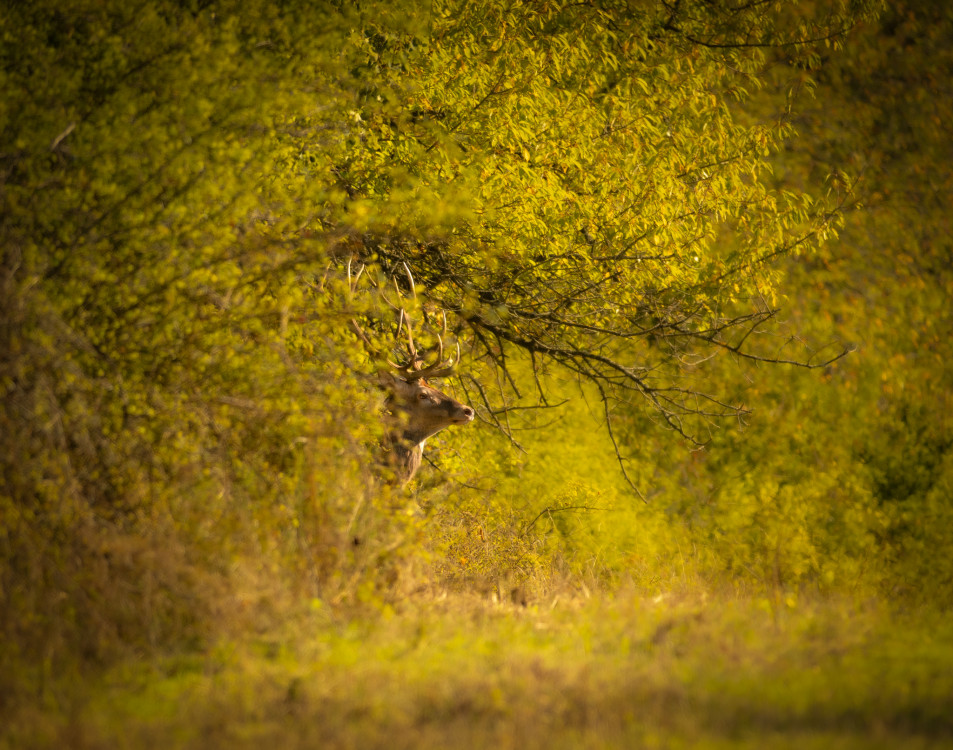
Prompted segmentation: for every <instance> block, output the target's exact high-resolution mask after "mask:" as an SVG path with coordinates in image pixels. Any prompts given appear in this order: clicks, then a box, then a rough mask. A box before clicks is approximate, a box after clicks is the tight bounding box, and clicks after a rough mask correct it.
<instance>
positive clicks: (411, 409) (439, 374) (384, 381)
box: [348, 263, 474, 485]
mask: <svg viewBox="0 0 953 750" xmlns="http://www.w3.org/2000/svg"><path fill="white" fill-rule="evenodd" d="M404 269H405V270H406V272H407V279H408V281H409V283H410V290H411V293H412V294H413V295H414V297H415V298H416V291H415V289H414V280H413V276H412V275H411V273H410V268H409V267H407V265H406V264H404ZM363 271H364V266H361V269H360V270H359V271H358V272H357V275H356V276H352V274H351V266H350V263H349V264H348V286H349V288H350V291H351V293H352V294H354V293H355V292H356V290H357V282H358V280H359V279H360V276H361V273H362V272H363ZM394 285H395V288H396V289H397V294H398V297H400V296H402V295H401V294H400V289H399V288H397V282H396V279H395V280H394ZM378 293H379V294H380V296H381V298H382V299H384V301H385V302H387V303H388V304H389V305H390V306H391V307H392V308H393V309H394V310H395V311H397V312H398V313H399V319H398V324H397V338H399V337H400V333H401V331H402V330H405V331H406V335H407V343H406V348H407V356H406V357H404V358H403V360H402V361H400V362H394V361H392V360H389V359H387V360H386V362H387V364H388V365H389V366H390V368H391V370H392V371H391V372H386V371H384V372H381V373H380V383H381V385H382V386H383V387H384V389H385V390H386V391H387V394H388V395H387V408H388V411H390V413H391V415H392V419H390V420H389V423H388V430H387V433H386V435H385V443H386V444H387V449H388V461H389V463H391V464H392V466H393V469H394V472H395V474H396V476H397V479H398V481H399V482H400V483H401V485H405V484H407V483H408V482H409V481H410V480H411V479H413V477H414V474H416V473H417V469H419V468H420V463H421V460H422V458H423V450H424V442H425V441H426V440H427V438H429V437H430V436H432V435H435V434H436V433H438V432H440V431H441V430H442V429H444V428H446V427H449V426H450V425H467V424H469V423H470V422H472V421H473V417H474V411H473V409H472V408H471V407H469V406H466V405H465V404H461V403H460V402H459V401H457V400H455V399H454V398H452V397H450V396H448V395H447V394H446V393H442V392H441V391H439V390H437V389H436V388H434V387H432V386H431V385H429V384H428V383H427V381H426V378H443V377H447V376H448V375H450V374H452V373H453V369H454V367H455V365H456V364H457V362H459V360H460V344H459V342H458V343H457V346H456V356H455V357H454V356H451V357H448V358H446V359H445V358H444V346H443V339H444V336H446V335H447V316H446V314H444V315H443V316H442V317H443V330H442V332H441V333H436V332H435V333H434V335H435V338H436V340H437V343H436V345H435V346H434V347H433V348H431V349H427V350H425V351H423V352H421V351H418V349H417V347H416V345H415V344H414V334H413V330H412V329H411V325H410V319H409V317H408V316H407V313H406V312H405V311H404V308H403V307H398V306H397V305H393V304H391V303H390V302H389V301H388V300H387V298H386V296H384V294H383V290H381V289H378ZM351 326H352V327H353V328H354V331H355V332H356V333H357V336H358V338H360V339H361V341H363V342H364V345H365V346H367V347H368V349H369V350H370V351H374V345H373V344H372V343H371V341H370V340H369V339H368V337H367V335H366V334H365V333H364V331H363V330H362V329H361V327H360V325H358V323H357V321H356V320H353V319H352V320H351ZM431 355H435V356H433V361H432V362H431V363H430V364H426V362H427V359H428V357H430V356H431Z"/></svg>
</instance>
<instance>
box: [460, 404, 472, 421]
mask: <svg viewBox="0 0 953 750" xmlns="http://www.w3.org/2000/svg"><path fill="white" fill-rule="evenodd" d="M463 413H464V414H465V415H466V417H467V419H473V414H474V412H473V409H472V408H470V407H469V406H464V407H463Z"/></svg>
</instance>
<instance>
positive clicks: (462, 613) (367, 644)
mask: <svg viewBox="0 0 953 750" xmlns="http://www.w3.org/2000/svg"><path fill="white" fill-rule="evenodd" d="M44 692H45V695H44V696H43V700H42V701H39V702H38V703H37V705H36V706H33V707H30V708H28V709H25V710H23V711H20V712H19V714H18V718H17V719H16V720H15V721H14V722H13V723H12V724H10V725H8V726H7V727H6V729H5V730H4V734H5V735H6V744H7V745H8V746H10V747H22V748H30V747H37V748H40V747H57V748H59V747H66V748H70V747H72V748H170V747H184V748H219V747H221V748H226V747H227V748H261V747H274V748H276V749H277V748H387V749H388V750H399V749H401V748H428V747H434V748H436V747H447V748H450V747H453V748H457V747H460V748H463V747H493V748H495V749H496V750H503V749H505V748H537V747H538V748H600V747H626V748H630V747H647V748H652V747H659V748H670V747H671V748H676V747H712V748H722V747H732V748H765V747H772V748H773V747H778V748H788V747H790V748H802V749H803V748H829V747H836V748H865V749H866V748H899V747H904V748H907V747H910V748H925V747H953V625H951V624H950V623H949V622H948V621H946V620H944V619H943V618H942V617H941V616H939V615H931V614H923V613H916V614H896V613H892V614H891V613H889V612H887V611H886V610H885V609H884V608H883V607H881V606H878V605H875V604H872V603H867V604H863V605H858V604H856V603H846V602H843V601H830V600H828V601H823V602H809V603H805V602H800V603H797V602H794V601H789V602H787V603H782V604H781V605H780V607H774V606H772V605H771V604H770V603H769V602H764V601H752V600H738V599H734V598H728V597H718V598H715V597H699V596H690V597H684V596H682V597H675V596H671V597H662V598H658V599H645V598H642V597H640V596H637V595H618V596H615V597H611V598H604V599H596V598H586V597H583V596H577V597H563V598H554V599H552V600H549V601H540V602H537V603H536V604H531V605H530V606H527V607H523V606H518V605H513V604H509V603H507V604H500V603H496V602H493V601H488V600H486V599H482V598H479V599H478V598H475V597H467V596H462V595H457V596H449V597H447V598H442V599H426V600H418V601H414V602H412V603H408V604H405V605H404V606H403V607H401V608H399V609H397V610H391V609H386V610H384V611H382V612H380V613H379V614H378V615H376V616H375V617H362V618H355V617H349V618H346V619H345V618H342V617H340V615H335V614H333V613H331V612H329V611H327V610H325V609H323V608H322V607H320V606H316V607H315V608H314V610H313V611H312V612H311V613H310V615H308V616H307V617H305V618H302V620H299V621H296V622H295V623H288V624H287V625H286V627H285V628H284V632H282V633H278V634H271V635H269V636H268V637H260V638H257V639H253V640H250V641H247V642H240V643H237V642H225V643H220V644H219V645H218V646H216V647H214V648H212V649H209V650H208V651H207V652H204V653H199V654H195V653H192V654H186V655H180V656H169V657H167V658H166V659H164V660H162V661H160V662H157V663H149V664H144V663H134V662H127V663H126V664H125V665H124V666H122V667H121V668H117V669H114V670H112V671H110V672H109V673H107V674H105V675H102V676H100V677H98V678H96V679H95V680H83V679H80V680H78V681H77V680H76V679H71V680H61V681H53V682H52V683H51V684H50V685H49V686H47V687H46V688H45V690H44ZM0 736H2V735H0Z"/></svg>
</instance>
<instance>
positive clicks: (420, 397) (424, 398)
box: [417, 393, 430, 401]
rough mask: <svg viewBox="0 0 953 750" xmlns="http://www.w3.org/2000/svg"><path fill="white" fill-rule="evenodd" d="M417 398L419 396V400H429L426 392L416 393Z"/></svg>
mask: <svg viewBox="0 0 953 750" xmlns="http://www.w3.org/2000/svg"><path fill="white" fill-rule="evenodd" d="M417 398H419V399H420V400H421V401H429V400H430V396H429V395H427V394H426V393H418V394H417Z"/></svg>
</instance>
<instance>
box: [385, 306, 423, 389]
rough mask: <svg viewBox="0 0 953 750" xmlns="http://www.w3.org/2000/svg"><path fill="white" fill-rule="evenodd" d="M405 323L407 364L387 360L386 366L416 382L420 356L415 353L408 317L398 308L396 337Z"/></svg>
mask: <svg viewBox="0 0 953 750" xmlns="http://www.w3.org/2000/svg"><path fill="white" fill-rule="evenodd" d="M405 323H406V324H407V352H408V353H409V354H410V359H408V360H407V362H405V363H404V364H402V365H399V364H397V363H395V362H391V361H390V360H387V364H389V365H390V366H391V367H393V368H394V369H395V370H398V371H400V372H402V373H404V376H405V377H406V378H408V379H411V380H416V379H417V378H418V377H419V376H418V375H417V374H416V373H417V371H418V370H419V369H420V356H419V354H418V353H417V347H416V345H415V344H414V332H413V329H412V328H411V325H410V317H409V316H408V315H407V313H406V312H405V311H404V309H403V308H400V319H399V321H398V323H397V336H398V337H399V336H400V332H401V331H402V330H403V329H404V324H405Z"/></svg>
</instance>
